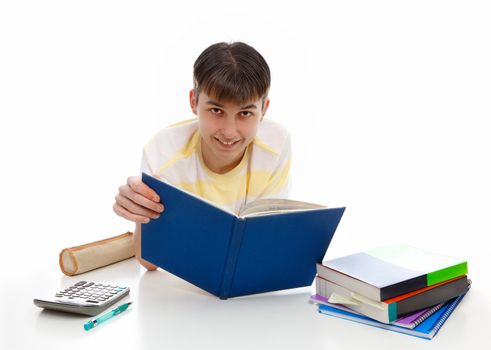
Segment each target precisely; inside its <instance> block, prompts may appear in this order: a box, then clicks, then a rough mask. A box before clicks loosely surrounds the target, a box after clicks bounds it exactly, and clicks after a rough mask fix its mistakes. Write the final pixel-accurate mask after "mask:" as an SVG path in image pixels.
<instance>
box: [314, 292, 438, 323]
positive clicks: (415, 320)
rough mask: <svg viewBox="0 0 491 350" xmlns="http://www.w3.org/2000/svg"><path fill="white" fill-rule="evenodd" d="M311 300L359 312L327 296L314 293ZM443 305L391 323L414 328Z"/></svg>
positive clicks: (414, 313)
mask: <svg viewBox="0 0 491 350" xmlns="http://www.w3.org/2000/svg"><path fill="white" fill-rule="evenodd" d="M310 301H311V302H313V303H316V304H324V305H328V306H330V307H334V308H337V309H340V310H344V311H348V312H352V313H357V312H356V311H354V310H352V309H349V308H347V307H344V306H343V305H342V304H331V303H330V302H329V301H327V299H326V298H324V297H323V296H320V295H318V294H314V295H312V296H311V297H310ZM443 305H444V303H442V304H437V305H435V306H432V307H428V308H425V309H422V310H419V311H416V312H413V313H411V314H408V315H406V316H404V317H401V318H399V319H397V320H396V321H394V322H391V323H390V324H394V325H397V326H399V327H404V328H410V329H413V328H414V327H416V326H417V325H419V324H420V323H421V322H423V321H424V320H426V319H427V318H428V317H430V316H431V315H432V314H434V313H435V312H436V311H437V310H439V309H440V308H441V307H442V306H443Z"/></svg>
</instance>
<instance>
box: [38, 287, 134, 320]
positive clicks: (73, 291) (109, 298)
mask: <svg viewBox="0 0 491 350" xmlns="http://www.w3.org/2000/svg"><path fill="white" fill-rule="evenodd" d="M129 292H130V289H129V288H128V287H122V286H114V285H110V284H105V283H95V282H87V281H80V282H77V283H75V284H74V285H72V286H70V287H68V288H66V289H63V290H61V291H59V292H57V293H56V294H54V296H51V297H48V298H44V299H34V305H36V306H39V307H41V308H44V309H50V310H57V311H65V312H71V313H76V314H82V315H89V316H95V315H97V314H99V313H101V312H102V311H103V310H105V309H106V308H108V307H109V306H111V305H112V304H114V303H116V302H117V301H119V300H121V299H122V298H124V297H125V296H126V295H128V294H129Z"/></svg>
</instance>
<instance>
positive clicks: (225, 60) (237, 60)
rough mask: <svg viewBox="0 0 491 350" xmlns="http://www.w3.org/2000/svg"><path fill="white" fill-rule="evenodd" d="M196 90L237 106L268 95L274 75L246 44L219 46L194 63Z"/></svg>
mask: <svg viewBox="0 0 491 350" xmlns="http://www.w3.org/2000/svg"><path fill="white" fill-rule="evenodd" d="M193 75H194V89H195V93H196V98H198V96H199V93H200V92H204V93H205V94H207V95H209V96H213V97H214V98H217V99H218V100H224V101H231V102H233V103H236V104H238V105H242V104H244V103H247V102H250V101H256V100H258V99H260V98H262V100H263V108H264V101H265V99H266V97H267V96H268V92H269V86H270V83H271V73H270V71H269V67H268V64H267V63H266V60H265V59H264V58H263V56H261V54H260V53H259V52H257V51H256V50H255V49H254V48H253V47H252V46H249V45H247V44H245V43H243V42H233V43H230V44H227V43H224V42H222V43H217V44H213V45H211V46H210V47H208V48H207V49H206V50H205V51H203V52H202V53H201V55H199V57H198V58H197V59H196V62H195V63H194V72H193Z"/></svg>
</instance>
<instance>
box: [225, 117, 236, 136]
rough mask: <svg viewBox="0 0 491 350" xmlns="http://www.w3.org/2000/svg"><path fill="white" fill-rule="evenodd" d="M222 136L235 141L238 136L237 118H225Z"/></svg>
mask: <svg viewBox="0 0 491 350" xmlns="http://www.w3.org/2000/svg"><path fill="white" fill-rule="evenodd" d="M222 134H223V136H225V137H226V138H228V139H233V138H234V137H235V136H236V135H237V125H236V124H235V118H225V120H224V123H223V125H222Z"/></svg>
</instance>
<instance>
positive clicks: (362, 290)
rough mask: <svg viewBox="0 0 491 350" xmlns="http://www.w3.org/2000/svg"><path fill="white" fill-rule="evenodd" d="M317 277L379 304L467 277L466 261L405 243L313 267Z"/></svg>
mask: <svg viewBox="0 0 491 350" xmlns="http://www.w3.org/2000/svg"><path fill="white" fill-rule="evenodd" d="M317 274H318V275H319V276H320V277H322V278H324V279H326V280H329V281H331V282H334V283H336V284H337V285H340V286H342V287H345V288H347V289H349V290H351V291H353V292H356V293H358V294H360V295H362V296H365V297H367V298H370V299H373V300H376V301H383V300H386V299H390V298H393V297H396V296H399V295H401V294H405V293H409V292H412V291H415V290H418V289H421V288H425V287H428V286H432V285H435V284H438V283H441V282H444V281H447V280H449V279H452V278H455V277H458V276H463V275H466V274H467V261H466V260H463V259H459V258H454V257H450V256H446V255H441V254H436V253H432V252H428V251H425V250H423V249H419V248H416V247H412V246H409V245H406V244H398V245H390V246H385V247H381V248H377V249H374V250H369V251H366V252H360V253H356V254H351V255H347V256H344V257H340V258H337V259H332V260H328V261H324V262H322V263H320V264H317Z"/></svg>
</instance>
